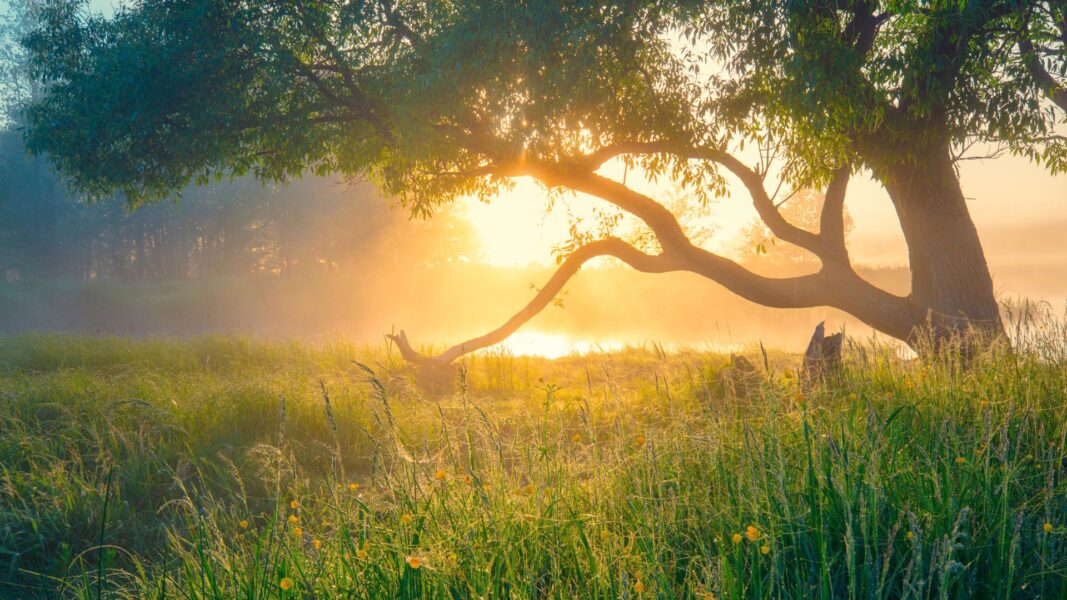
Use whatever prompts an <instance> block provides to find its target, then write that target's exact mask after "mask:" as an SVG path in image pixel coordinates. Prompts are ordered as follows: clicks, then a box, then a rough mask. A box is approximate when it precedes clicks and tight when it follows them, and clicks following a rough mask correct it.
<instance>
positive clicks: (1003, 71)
mask: <svg viewBox="0 0 1067 600" xmlns="http://www.w3.org/2000/svg"><path fill="white" fill-rule="evenodd" d="M40 16H41V25H40V27H38V28H37V29H36V30H35V31H34V32H33V33H32V34H31V35H29V36H28V37H27V39H26V45H27V48H29V49H30V50H31V51H32V53H33V57H34V60H33V65H34V75H35V76H36V77H37V79H38V80H39V81H42V82H44V83H46V84H47V85H48V86H49V87H48V93H47V94H46V95H45V97H44V98H43V99H41V100H40V101H39V102H35V103H34V104H32V105H31V106H30V107H29V108H28V110H27V113H26V115H27V118H28V121H29V124H30V127H29V130H28V131H29V137H28V141H29V144H30V146H31V148H33V149H34V150H36V151H39V152H47V153H48V154H49V155H50V156H52V157H53V159H54V160H56V161H57V162H58V164H59V165H60V166H61V168H62V169H63V171H64V172H65V173H67V174H68V175H70V176H71V177H72V179H73V182H74V183H75V184H76V185H77V186H78V187H79V188H80V189H82V190H84V191H86V192H87V193H89V194H90V195H92V196H94V197H103V196H106V195H108V194H110V193H112V192H113V191H116V190H122V191H123V192H125V194H126V196H127V197H128V198H129V199H130V201H131V202H134V203H137V202H140V201H142V200H151V199H156V198H160V197H163V196H165V195H166V194H167V193H169V192H171V191H173V190H175V189H178V188H180V187H181V186H183V185H185V184H186V183H187V182H189V181H190V180H193V181H206V180H208V179H209V178H212V177H218V176H232V175H240V174H243V173H245V172H248V171H254V172H255V173H256V174H257V175H258V176H260V177H262V178H265V179H270V180H280V179H286V178H291V177H296V176H299V175H301V174H303V173H304V172H305V170H306V169H308V168H311V169H313V170H314V171H315V172H317V173H327V172H334V173H342V174H345V175H348V176H354V177H370V178H373V179H374V180H375V181H377V182H378V183H380V184H381V185H382V186H383V187H384V188H385V190H386V191H387V192H388V193H391V194H396V195H398V196H400V197H402V198H404V199H405V200H406V201H408V202H409V203H410V204H411V206H412V208H413V209H414V210H415V212H417V213H428V212H429V211H430V210H431V209H432V207H433V206H434V205H435V204H437V203H440V202H443V201H447V200H449V199H450V198H453V197H455V196H456V195H459V194H470V193H475V194H482V195H489V194H490V193H491V192H493V191H494V190H496V189H497V188H498V187H499V186H500V185H502V184H503V182H502V181H500V180H499V179H493V178H489V177H486V176H485V175H486V169H487V167H488V166H489V165H492V164H499V163H503V162H506V161H515V160H521V158H522V157H523V156H527V155H528V156H536V157H538V158H540V159H543V160H566V159H569V158H573V157H575V156H578V155H581V154H582V153H584V152H588V151H590V150H592V149H596V148H600V147H604V146H607V145H611V144H616V143H622V142H635V141H652V140H670V141H672V142H674V143H677V144H681V145H694V144H705V145H723V144H729V143H731V142H739V143H741V142H744V141H748V142H749V143H752V144H759V145H762V146H766V147H773V148H774V149H775V153H776V155H778V156H781V157H784V158H785V159H786V164H787V169H786V173H785V174H786V176H787V177H788V178H790V179H791V180H792V181H794V182H795V183H798V184H813V183H818V182H825V180H826V179H827V178H828V176H829V169H831V168H832V167H833V166H834V165H835V164H838V163H840V162H841V161H842V160H845V159H852V160H854V161H855V162H856V164H857V166H867V167H871V168H874V169H876V170H878V169H884V168H885V167H886V165H887V164H890V163H894V162H907V161H909V160H911V157H913V156H915V154H914V151H916V150H919V149H921V148H922V147H923V146H924V145H925V144H927V143H930V144H936V143H941V142H943V141H945V140H948V141H950V142H951V143H953V144H955V145H956V146H957V147H960V148H962V147H964V146H967V145H969V144H971V143H973V142H975V141H979V142H988V143H995V144H1003V145H1004V146H1005V147H1006V148H1008V149H1010V150H1011V151H1012V152H1016V153H1020V154H1024V155H1027V156H1029V157H1031V158H1033V159H1035V160H1039V161H1043V162H1045V163H1046V165H1047V166H1048V168H1050V169H1052V170H1054V171H1059V170H1062V169H1064V167H1065V164H1067V163H1065V160H1067V158H1065V157H1067V143H1065V141H1064V138H1063V137H1062V136H1061V135H1059V134H1057V133H1056V127H1057V124H1058V123H1062V122H1063V121H1062V120H1063V115H1062V114H1058V113H1057V112H1055V111H1054V110H1053V108H1052V107H1051V106H1050V105H1049V103H1048V102H1047V101H1045V97H1047V94H1048V93H1049V90H1047V89H1044V88H1043V87H1042V86H1041V85H1040V84H1039V83H1038V82H1036V81H1035V80H1034V78H1033V77H1031V75H1030V72H1029V71H1028V68H1027V66H1028V64H1030V63H1029V58H1033V56H1032V55H1027V54H1025V53H1021V52H1020V51H1019V50H1018V46H1019V43H1020V41H1021V40H1029V41H1033V40H1036V41H1037V42H1038V44H1039V46H1038V47H1039V48H1040V49H1041V50H1040V51H1041V56H1040V57H1039V58H1040V60H1041V61H1043V62H1042V64H1044V65H1046V66H1047V67H1048V68H1049V70H1050V72H1052V73H1055V74H1057V76H1059V75H1062V72H1063V69H1064V64H1065V61H1064V60H1063V34H1062V30H1063V28H1064V25H1063V23H1064V15H1063V9H1062V7H1058V6H1057V5H1056V3H1048V2H994V1H981V2H979V1H971V2H956V1H951V2H950V1H935V2H922V3H919V2H902V1H896V0H894V1H887V2H863V1H849V2H829V1H827V0H818V1H805V2H788V3H782V2H770V1H756V2H751V1H747V0H746V1H744V2H740V1H737V2H734V1H719V2H712V3H694V2H684V1H677V2H666V1H651V0H628V1H626V2H621V3H600V2H592V1H579V2H566V3H559V2H548V1H529V2H518V3H516V2H421V1H416V0H411V1H402V2H392V1H388V2H385V1H383V2H370V1H361V2H340V1H319V2H298V3H295V2H273V1H267V0H259V1H254V2H230V1H226V2H217V1H210V0H168V1H165V2H135V3H132V4H131V5H130V6H129V7H127V8H121V9H120V10H119V12H118V13H117V14H116V15H115V17H114V18H113V19H104V18H102V17H100V16H93V15H90V14H88V13H87V12H86V11H85V9H84V8H83V6H82V5H81V3H80V2H78V1H76V0H53V1H51V2H49V3H48V4H47V8H46V9H44V10H43V11H42V12H41V15H40ZM1035 52H1037V51H1035ZM1028 57H1029V58H1028ZM640 162H641V163H642V166H644V167H645V168H646V169H648V170H649V172H650V173H652V174H653V175H654V176H659V175H670V176H672V177H674V178H676V179H679V180H681V181H684V182H685V183H687V184H689V185H690V187H691V188H693V189H696V190H698V191H701V192H702V193H707V192H708V191H721V190H722V187H721V185H722V182H721V180H719V179H718V178H717V177H715V176H714V174H713V173H712V171H711V169H710V167H708V166H707V165H702V166H700V167H698V166H696V165H693V164H690V163H689V161H688V160H686V159H685V158H684V157H671V156H667V155H652V156H645V157H643V158H642V159H641V161H640ZM706 186H710V187H706Z"/></svg>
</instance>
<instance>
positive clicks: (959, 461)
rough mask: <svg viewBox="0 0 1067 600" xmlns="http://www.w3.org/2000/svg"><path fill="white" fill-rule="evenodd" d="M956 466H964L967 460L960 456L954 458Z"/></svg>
mask: <svg viewBox="0 0 1067 600" xmlns="http://www.w3.org/2000/svg"><path fill="white" fill-rule="evenodd" d="M956 464H957V465H965V464H967V459H966V458H964V457H962V456H957V457H956Z"/></svg>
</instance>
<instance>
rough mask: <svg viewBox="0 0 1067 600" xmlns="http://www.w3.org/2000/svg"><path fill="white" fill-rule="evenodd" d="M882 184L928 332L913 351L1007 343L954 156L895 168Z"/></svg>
mask: <svg viewBox="0 0 1067 600" xmlns="http://www.w3.org/2000/svg"><path fill="white" fill-rule="evenodd" d="M883 182H884V184H885V187H886V190H887V191H888V192H889V196H890V198H891V199H892V200H893V206H894V207H895V208H896V211H897V216H898V217H899V219H900V225H901V229H902V230H903V232H904V238H905V240H906V241H907V245H908V258H909V261H910V267H911V300H912V302H913V303H914V304H915V305H916V306H918V307H919V308H921V309H922V310H923V312H924V313H925V315H924V319H925V323H922V325H925V327H923V328H920V329H918V330H916V331H915V332H913V334H912V336H911V338H909V339H908V340H907V341H908V342H909V344H910V345H911V346H912V347H915V348H916V349H917V350H920V351H921V350H922V348H919V347H918V346H922V345H923V344H924V340H926V339H928V340H930V341H932V342H934V344H935V347H939V346H941V344H942V343H943V342H945V341H948V340H951V339H959V338H960V336H962V335H963V334H966V333H972V334H973V333H977V334H980V335H984V336H987V337H1001V336H1003V334H1004V328H1003V324H1002V323H1001V320H1000V311H999V308H998V306H997V301H996V298H995V296H994V294H993V280H992V278H991V277H990V275H989V267H988V265H987V264H986V259H985V254H984V252H983V251H982V244H981V242H980V241H979V239H978V231H977V230H976V229H975V226H974V221H973V220H972V219H971V215H970V213H969V212H968V210H967V204H966V201H965V200H964V197H963V191H962V189H961V188H960V183H959V179H958V177H957V176H956V172H955V169H954V167H953V163H952V161H951V159H950V157H949V151H948V148H947V147H942V148H938V149H936V150H933V151H931V152H929V153H928V156H927V157H926V160H924V161H922V162H921V164H919V165H896V166H893V167H891V168H890V169H889V172H888V177H886V178H884V180H883ZM924 331H925V333H926V336H924V335H923V332H924ZM927 349H928V348H927Z"/></svg>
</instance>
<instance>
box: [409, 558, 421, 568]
mask: <svg viewBox="0 0 1067 600" xmlns="http://www.w3.org/2000/svg"><path fill="white" fill-rule="evenodd" d="M407 563H408V566H409V567H411V568H412V569H418V568H419V567H421V566H422V559H421V558H419V557H418V556H414V555H412V556H408V558H407Z"/></svg>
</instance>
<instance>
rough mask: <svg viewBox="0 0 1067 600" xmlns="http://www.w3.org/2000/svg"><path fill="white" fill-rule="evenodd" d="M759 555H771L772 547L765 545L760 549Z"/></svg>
mask: <svg viewBox="0 0 1067 600" xmlns="http://www.w3.org/2000/svg"><path fill="white" fill-rule="evenodd" d="M759 553H760V554H770V553H771V547H770V546H768V545H767V544H764V545H762V546H760V547H759Z"/></svg>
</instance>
